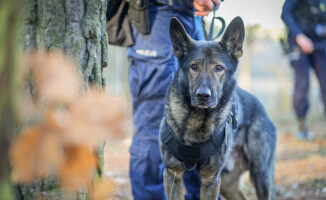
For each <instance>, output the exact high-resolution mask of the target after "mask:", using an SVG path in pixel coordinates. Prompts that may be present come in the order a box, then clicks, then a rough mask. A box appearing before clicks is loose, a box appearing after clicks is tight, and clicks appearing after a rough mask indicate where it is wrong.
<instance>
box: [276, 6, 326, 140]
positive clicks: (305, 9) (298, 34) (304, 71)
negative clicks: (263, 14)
mask: <svg viewBox="0 0 326 200" xmlns="http://www.w3.org/2000/svg"><path fill="white" fill-rule="evenodd" d="M325 10H326V1H325V0H286V1H285V3H284V5H283V11H282V15H281V18H282V19H283V21H284V22H285V24H286V26H287V27H288V29H289V33H288V42H289V45H290V49H291V50H292V53H291V55H292V56H291V65H292V67H293V70H294V76H295V77H294V79H295V85H294V95H293V107H294V110H295V113H296V116H297V120H298V126H299V132H298V133H297V137H298V139H308V140H313V139H314V134H313V133H312V132H311V131H310V129H309V123H308V120H307V112H308V109H309V102H308V89H309V71H310V68H312V69H314V71H315V73H316V75H317V78H318V81H319V84H320V88H321V94H322V100H323V104H324V109H325V111H326V52H325V50H326V48H325V47H326V45H325V44H326V12H325Z"/></svg>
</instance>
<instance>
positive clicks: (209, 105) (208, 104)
mask: <svg viewBox="0 0 326 200" xmlns="http://www.w3.org/2000/svg"><path fill="white" fill-rule="evenodd" d="M191 104H192V106H194V107H197V108H202V109H207V108H215V107H216V103H214V102H212V101H199V100H198V99H194V101H192V103H191Z"/></svg>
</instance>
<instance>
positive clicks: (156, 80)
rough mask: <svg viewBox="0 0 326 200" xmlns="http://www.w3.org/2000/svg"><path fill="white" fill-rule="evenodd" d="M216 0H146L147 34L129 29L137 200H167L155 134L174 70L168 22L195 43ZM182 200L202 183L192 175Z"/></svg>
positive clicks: (201, 36)
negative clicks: (173, 21) (202, 17)
mask: <svg viewBox="0 0 326 200" xmlns="http://www.w3.org/2000/svg"><path fill="white" fill-rule="evenodd" d="M214 3H216V4H218V5H219V3H220V1H219V0H214V2H213V1H212V0H150V5H149V25H150V34H141V33H139V31H137V29H136V28H135V27H134V26H133V27H132V28H133V38H134V40H135V43H134V45H133V46H132V47H129V48H128V52H127V55H128V59H129V62H130V69H129V84H130V91H131V96H132V107H133V132H134V133H133V139H132V144H131V147H130V149H129V151H130V180H131V186H132V194H133V197H134V199H135V200H147V199H148V200H160V199H166V197H165V192H164V187H163V176H162V173H163V168H164V165H163V163H162V159H161V156H160V151H159V146H158V130H159V125H160V122H161V119H162V117H163V113H164V105H165V102H164V99H165V96H166V93H167V89H168V87H169V84H170V82H171V81H172V79H173V77H174V74H175V73H176V71H177V67H178V61H177V59H176V57H175V56H174V55H173V50H172V43H171V41H170V36H169V23H170V19H171V18H172V17H177V18H178V19H179V20H180V21H181V22H182V23H183V25H184V27H185V29H186V31H187V32H188V33H189V35H190V36H191V37H192V38H194V39H195V40H204V39H205V38H204V33H203V29H202V25H201V21H200V18H198V17H194V16H195V9H196V10H197V11H196V14H197V15H207V14H208V13H209V12H210V11H212V10H213V7H214ZM184 181H185V184H186V189H187V191H188V193H187V194H186V199H199V189H200V180H199V175H198V174H197V173H195V172H190V173H186V174H185V175H184Z"/></svg>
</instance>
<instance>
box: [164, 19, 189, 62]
mask: <svg viewBox="0 0 326 200" xmlns="http://www.w3.org/2000/svg"><path fill="white" fill-rule="evenodd" d="M170 37H171V41H172V44H173V51H174V55H175V56H176V57H178V58H183V57H184V56H185V55H187V53H188V51H189V50H190V48H191V47H192V46H193V45H194V42H193V40H192V39H191V38H190V36H189V35H188V34H187V32H186V30H185V29H184V27H183V25H182V24H181V22H180V21H179V20H178V19H177V18H175V17H173V18H172V19H171V21H170Z"/></svg>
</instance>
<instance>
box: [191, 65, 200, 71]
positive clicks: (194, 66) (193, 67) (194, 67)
mask: <svg viewBox="0 0 326 200" xmlns="http://www.w3.org/2000/svg"><path fill="white" fill-rule="evenodd" d="M190 68H191V69H192V70H194V71H197V70H198V65H196V64H192V65H191V66H190Z"/></svg>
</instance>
